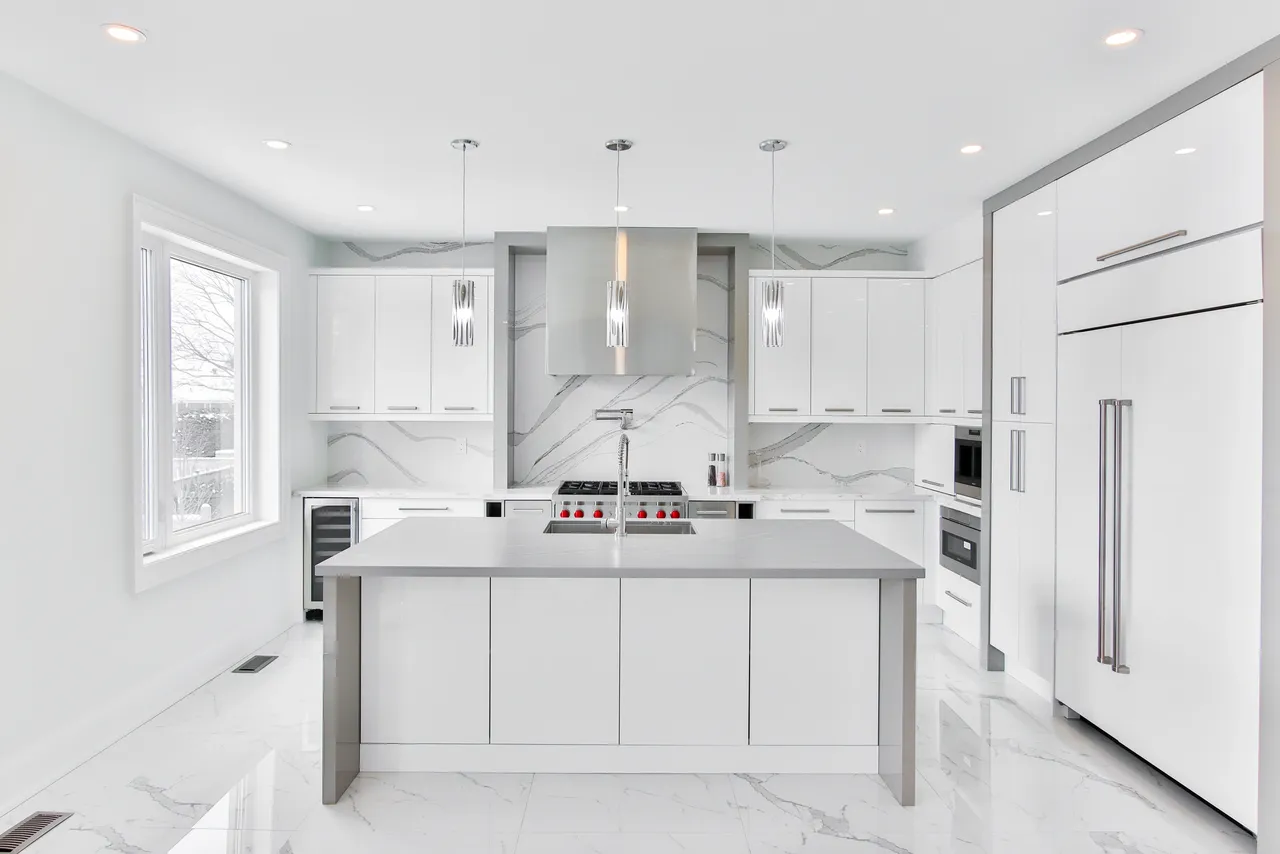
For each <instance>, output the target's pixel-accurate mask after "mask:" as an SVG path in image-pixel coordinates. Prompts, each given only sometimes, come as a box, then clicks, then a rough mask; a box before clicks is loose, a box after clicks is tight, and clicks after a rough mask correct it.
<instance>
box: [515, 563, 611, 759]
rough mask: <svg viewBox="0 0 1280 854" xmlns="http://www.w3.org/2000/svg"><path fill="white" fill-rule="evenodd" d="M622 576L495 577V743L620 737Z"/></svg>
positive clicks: (571, 741) (600, 741)
mask: <svg viewBox="0 0 1280 854" xmlns="http://www.w3.org/2000/svg"><path fill="white" fill-rule="evenodd" d="M619 601H620V600H619V579H617V578H495V579H493V593H492V623H493V626H492V641H491V646H492V654H491V655H492V659H491V660H492V665H491V672H492V689H491V690H492V696H493V700H492V704H491V707H490V708H491V710H490V733H491V741H492V743H494V744H617V743H618V609H619Z"/></svg>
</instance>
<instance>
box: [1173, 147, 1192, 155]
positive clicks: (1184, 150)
mask: <svg viewBox="0 0 1280 854" xmlns="http://www.w3.org/2000/svg"><path fill="white" fill-rule="evenodd" d="M1195 153H1196V150H1195V149H1194V148H1179V149H1178V150H1177V151H1175V152H1174V154H1195Z"/></svg>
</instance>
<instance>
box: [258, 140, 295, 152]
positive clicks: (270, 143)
mask: <svg viewBox="0 0 1280 854" xmlns="http://www.w3.org/2000/svg"><path fill="white" fill-rule="evenodd" d="M262 144H263V145H265V146H266V147H267V148H274V149H275V150H276V151H284V150H285V149H286V148H288V147H289V145H290V143H288V142H286V141H285V140H283V139H264V140H263V141H262Z"/></svg>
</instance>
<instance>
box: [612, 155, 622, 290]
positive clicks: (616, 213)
mask: <svg viewBox="0 0 1280 854" xmlns="http://www.w3.org/2000/svg"><path fill="white" fill-rule="evenodd" d="M614 153H615V154H617V167H616V168H615V170H614V176H613V278H614V280H616V281H621V280H622V268H621V266H620V264H619V262H620V260H621V259H620V258H619V257H618V246H619V244H620V241H621V239H622V211H620V210H618V208H620V207H622V146H618V149H617V150H616V151H615V152H614Z"/></svg>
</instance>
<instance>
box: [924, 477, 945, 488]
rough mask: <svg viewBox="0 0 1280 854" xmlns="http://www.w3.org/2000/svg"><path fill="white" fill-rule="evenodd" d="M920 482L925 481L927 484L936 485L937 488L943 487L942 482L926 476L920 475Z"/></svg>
mask: <svg viewBox="0 0 1280 854" xmlns="http://www.w3.org/2000/svg"><path fill="white" fill-rule="evenodd" d="M920 482H921V483H927V484H929V485H930V486H936V487H938V489H944V488H945V487H944V486H943V485H942V484H940V483H938V482H937V481H936V480H929V478H927V477H922V478H920Z"/></svg>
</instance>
